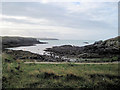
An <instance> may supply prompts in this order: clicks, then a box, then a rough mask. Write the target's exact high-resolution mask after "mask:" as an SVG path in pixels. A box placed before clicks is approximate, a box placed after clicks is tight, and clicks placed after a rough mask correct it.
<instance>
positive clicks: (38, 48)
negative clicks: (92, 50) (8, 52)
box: [9, 40, 95, 54]
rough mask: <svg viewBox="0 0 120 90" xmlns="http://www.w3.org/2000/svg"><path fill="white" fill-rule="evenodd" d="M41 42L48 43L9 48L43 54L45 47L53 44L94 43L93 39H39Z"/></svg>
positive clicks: (79, 44)
mask: <svg viewBox="0 0 120 90" xmlns="http://www.w3.org/2000/svg"><path fill="white" fill-rule="evenodd" d="M40 41H43V42H48V44H36V45H35V46H22V47H16V48H9V49H12V50H24V51H30V52H32V53H37V54H43V53H44V50H45V49H46V48H51V47H53V46H60V45H74V46H84V45H88V44H85V43H84V42H86V41H87V42H89V44H92V43H94V42H95V41H93V40H40Z"/></svg>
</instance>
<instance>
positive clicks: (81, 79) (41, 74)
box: [2, 54, 120, 90]
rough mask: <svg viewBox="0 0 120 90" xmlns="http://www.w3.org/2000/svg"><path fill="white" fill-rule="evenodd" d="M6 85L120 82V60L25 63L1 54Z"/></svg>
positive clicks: (113, 85) (81, 85)
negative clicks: (77, 62)
mask: <svg viewBox="0 0 120 90" xmlns="http://www.w3.org/2000/svg"><path fill="white" fill-rule="evenodd" d="M2 60H3V88H96V89H97V90H98V89H100V90H102V89H105V90H107V89H108V90H110V89H111V90H112V89H113V88H118V87H119V85H120V80H119V78H120V77H119V75H118V69H119V68H118V64H99V65H95V64H80V65H78V64H70V63H69V64H34V63H33V64H24V63H23V62H22V61H21V60H14V57H13V56H11V55H8V54H3V55H2Z"/></svg>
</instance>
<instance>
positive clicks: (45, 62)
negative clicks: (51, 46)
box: [24, 62, 120, 64]
mask: <svg viewBox="0 0 120 90" xmlns="http://www.w3.org/2000/svg"><path fill="white" fill-rule="evenodd" d="M24 63H25V64H30V63H35V64H70V63H71V64H118V63H120V62H101V63H76V62H24Z"/></svg>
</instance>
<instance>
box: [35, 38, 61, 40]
mask: <svg viewBox="0 0 120 90" xmlns="http://www.w3.org/2000/svg"><path fill="white" fill-rule="evenodd" d="M37 39H38V40H59V39H56V38H37Z"/></svg>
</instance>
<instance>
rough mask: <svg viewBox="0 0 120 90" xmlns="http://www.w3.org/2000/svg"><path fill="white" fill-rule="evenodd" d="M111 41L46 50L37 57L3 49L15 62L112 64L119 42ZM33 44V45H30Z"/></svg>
mask: <svg viewBox="0 0 120 90" xmlns="http://www.w3.org/2000/svg"><path fill="white" fill-rule="evenodd" d="M118 38H120V37H116V38H113V39H109V40H105V41H98V42H95V43H94V44H91V45H87V46H83V47H78V46H72V45H64V46H56V47H53V48H47V49H46V50H45V51H46V52H47V54H44V55H39V54H35V53H31V52H29V51H22V50H9V49H4V50H3V53H6V54H10V55H12V56H13V57H14V59H15V60H23V61H32V62H33V61H37V62H71V61H72V62H81V63H82V62H114V61H119V54H120V52H119V42H118ZM32 44H33V43H32Z"/></svg>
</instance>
